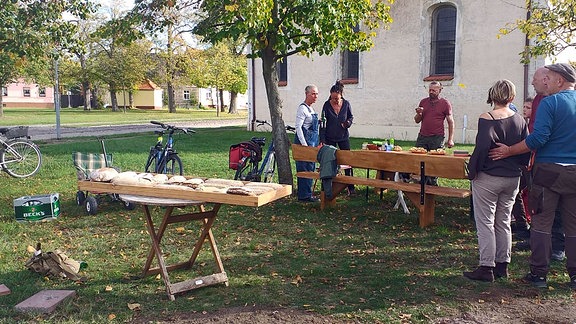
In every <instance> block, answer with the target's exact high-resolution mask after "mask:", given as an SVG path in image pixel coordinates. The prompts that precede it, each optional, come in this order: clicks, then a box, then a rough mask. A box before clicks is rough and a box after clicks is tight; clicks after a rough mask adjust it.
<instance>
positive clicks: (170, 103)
mask: <svg viewBox="0 0 576 324" xmlns="http://www.w3.org/2000/svg"><path fill="white" fill-rule="evenodd" d="M167 88H168V90H167V91H168V112H170V113H175V112H176V102H175V101H174V84H172V80H168V84H167Z"/></svg>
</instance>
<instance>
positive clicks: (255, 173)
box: [229, 120, 296, 182]
mask: <svg viewBox="0 0 576 324" xmlns="http://www.w3.org/2000/svg"><path fill="white" fill-rule="evenodd" d="M262 125H268V126H270V127H272V125H271V124H270V123H269V122H267V121H265V120H256V127H259V126H262ZM286 130H288V131H291V132H295V131H296V128H294V127H292V126H286ZM264 145H266V137H252V138H251V139H250V140H249V141H246V142H242V143H238V144H234V145H231V146H230V154H229V167H230V169H233V170H236V173H235V174H234V180H242V181H252V182H261V181H263V182H274V177H275V176H276V150H275V147H274V140H272V141H270V145H269V146H268V151H267V152H266V155H265V156H264V160H262V148H263V147H264ZM260 161H262V164H261V165H260Z"/></svg>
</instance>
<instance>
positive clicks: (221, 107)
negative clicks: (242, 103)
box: [218, 89, 226, 112]
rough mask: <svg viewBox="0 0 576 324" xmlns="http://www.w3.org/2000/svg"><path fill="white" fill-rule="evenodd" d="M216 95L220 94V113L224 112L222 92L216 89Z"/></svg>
mask: <svg viewBox="0 0 576 324" xmlns="http://www.w3.org/2000/svg"><path fill="white" fill-rule="evenodd" d="M218 93H219V94H220V112H226V108H224V90H222V89H218Z"/></svg>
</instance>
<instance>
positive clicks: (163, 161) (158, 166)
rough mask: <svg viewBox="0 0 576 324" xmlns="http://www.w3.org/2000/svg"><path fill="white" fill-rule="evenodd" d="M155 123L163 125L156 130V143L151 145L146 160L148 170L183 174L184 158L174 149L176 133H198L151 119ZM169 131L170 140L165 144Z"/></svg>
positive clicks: (146, 169)
mask: <svg viewBox="0 0 576 324" xmlns="http://www.w3.org/2000/svg"><path fill="white" fill-rule="evenodd" d="M150 123H152V124H154V125H158V126H160V127H162V129H161V130H156V131H154V134H156V135H158V138H157V140H156V145H154V146H152V147H150V154H149V155H148V160H147V161H146V167H145V168H144V170H145V171H146V172H152V173H164V174H179V175H182V174H183V172H184V170H183V168H182V160H180V157H179V156H178V152H176V150H175V149H174V133H175V132H182V133H184V134H191V133H196V132H195V131H194V130H192V129H188V128H180V127H176V126H173V125H168V124H164V123H161V122H159V121H155V120H153V121H150ZM166 133H168V140H166V143H165V144H164V134H166Z"/></svg>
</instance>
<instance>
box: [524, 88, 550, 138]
mask: <svg viewBox="0 0 576 324" xmlns="http://www.w3.org/2000/svg"><path fill="white" fill-rule="evenodd" d="M545 97H546V96H543V95H536V97H534V100H532V111H531V112H530V120H529V121H528V130H529V131H530V133H532V131H534V122H535V121H536V110H538V105H539V104H540V101H542V99H544V98H545Z"/></svg>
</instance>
